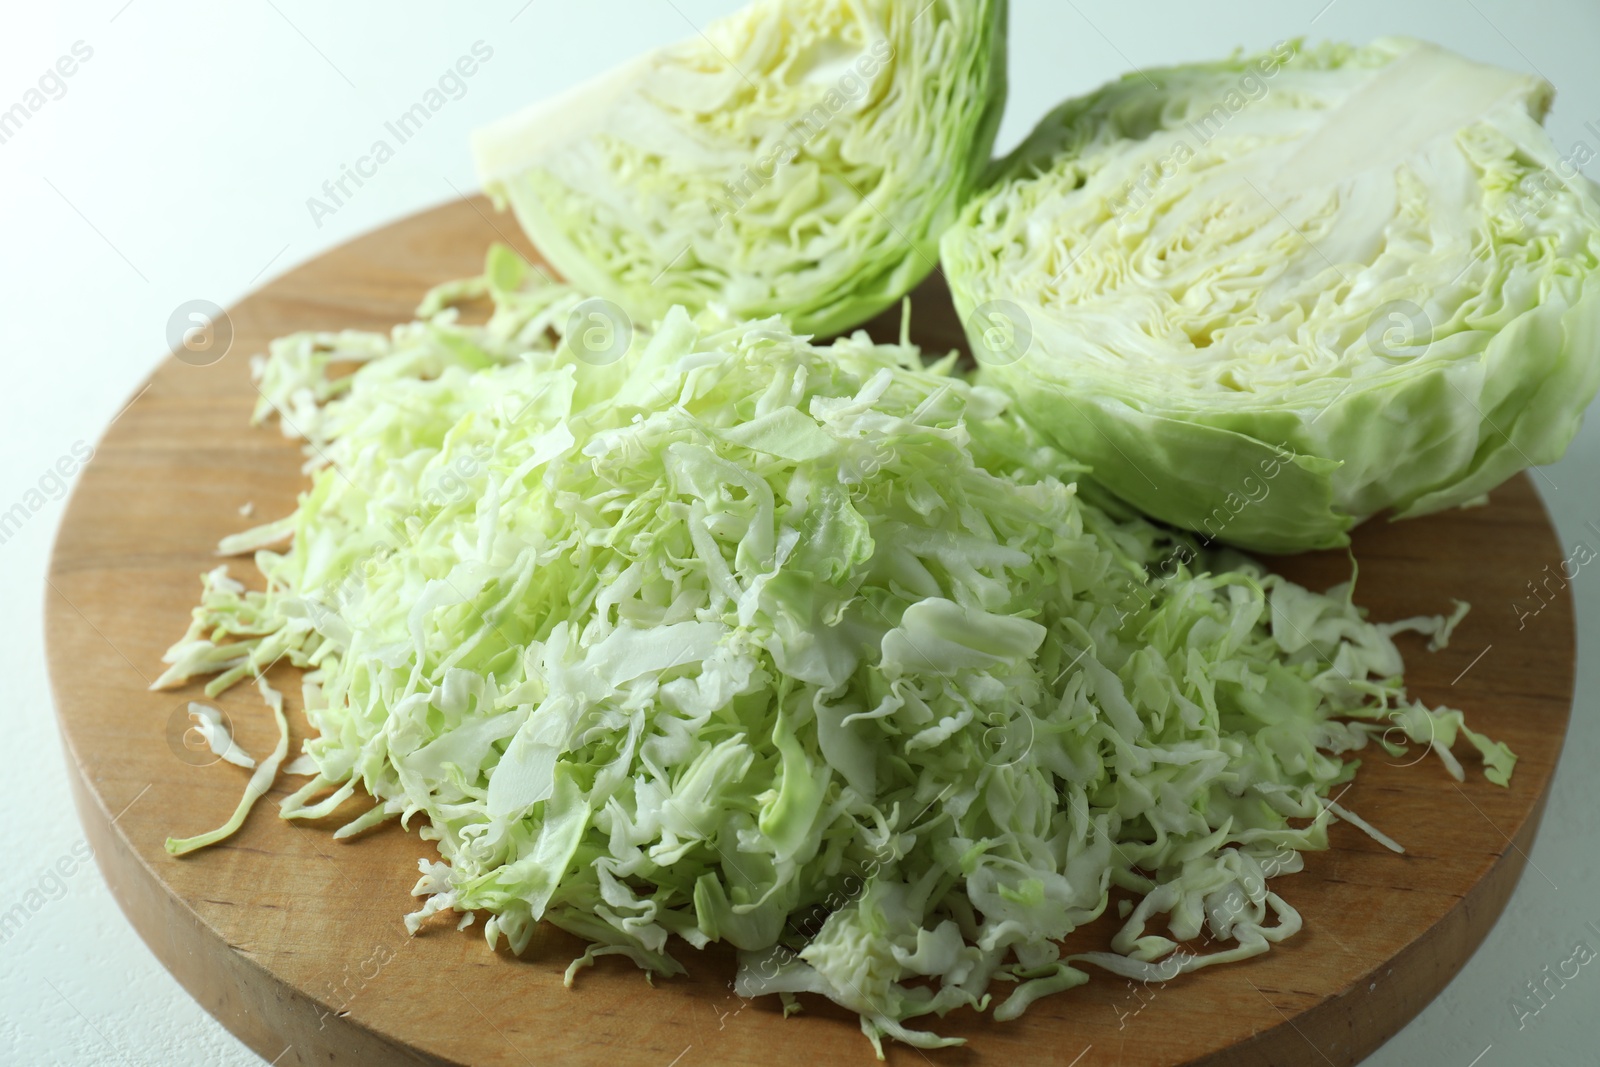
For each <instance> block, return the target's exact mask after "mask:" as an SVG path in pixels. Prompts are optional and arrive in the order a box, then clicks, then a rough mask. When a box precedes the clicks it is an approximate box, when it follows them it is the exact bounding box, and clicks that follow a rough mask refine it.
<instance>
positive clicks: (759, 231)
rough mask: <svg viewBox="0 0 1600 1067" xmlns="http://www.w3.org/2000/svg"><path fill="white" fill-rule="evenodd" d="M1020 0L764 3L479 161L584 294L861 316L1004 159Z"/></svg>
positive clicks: (638, 303)
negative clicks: (1008, 55)
mask: <svg viewBox="0 0 1600 1067" xmlns="http://www.w3.org/2000/svg"><path fill="white" fill-rule="evenodd" d="M1005 25H1006V0H929V2H925V3H915V4H913V3H902V2H900V0H758V2H756V3H753V4H751V5H750V6H748V7H746V8H744V9H742V10H741V11H739V12H737V13H735V14H733V15H731V16H729V17H727V18H724V19H722V20H719V21H718V22H715V23H713V24H711V25H709V26H707V27H706V29H705V32H704V34H697V35H695V36H693V37H690V38H689V39H687V40H685V41H684V42H682V43H681V44H677V45H673V46H670V47H666V48H661V49H658V50H657V51H654V52H651V53H649V54H648V55H645V56H643V57H641V58H639V59H637V60H634V61H632V62H630V63H627V64H625V65H623V66H621V67H619V68H617V69H615V70H613V71H611V72H609V73H607V74H605V75H604V76H602V77H600V78H599V79H598V80H595V81H592V82H590V83H588V84H586V85H583V86H580V87H579V88H577V89H574V90H571V91H569V92H567V93H565V94H563V95H561V96H558V97H555V98H554V99H551V100H548V101H546V102H543V103H540V104H537V105H534V106H533V107H531V108H529V109H527V110H526V111H524V112H521V113H519V114H516V115H513V116H511V117H509V118H507V119H504V120H502V121H500V122H498V123H496V124H493V125H491V126H489V127H487V128H486V129H483V130H480V131H479V132H478V133H477V134H476V136H475V138H474V150H475V154H476V157H477V163H478V171H479V175H480V176H481V177H482V179H483V181H484V184H485V186H486V187H487V188H488V190H489V192H490V193H491V195H493V196H494V197H495V198H496V199H497V200H498V201H500V202H505V201H509V202H510V204H511V206H512V207H513V208H514V209H515V211H516V214H517V218H518V219H519V220H520V221H521V223H522V227H523V229H524V230H525V231H526V232H527V234H528V236H529V237H530V238H531V239H532V240H533V242H534V243H535V244H536V245H538V246H539V249H540V251H541V252H542V253H543V254H544V255H545V256H546V257H547V258H548V259H549V260H550V261H551V262H552V263H553V264H554V265H555V267H556V268H557V269H558V270H559V271H561V272H562V274H564V275H565V276H566V277H567V278H568V279H570V280H571V281H572V282H573V283H574V284H575V285H577V286H578V287H579V288H581V289H583V290H585V291H586V292H588V293H591V294H595V295H599V296H602V297H606V298H609V299H611V300H614V301H616V302H617V303H618V304H620V305H621V306H622V307H623V308H624V309H625V310H626V311H627V312H628V314H629V315H631V316H632V317H633V318H634V319H635V320H636V321H637V322H640V323H645V322H649V321H653V320H655V319H659V318H661V317H662V316H663V315H665V314H666V312H667V310H668V309H669V308H670V307H672V306H673V305H674V304H682V305H684V306H686V307H688V308H690V309H691V310H697V309H701V308H704V307H706V306H707V305H708V304H710V303H713V302H716V303H720V304H722V305H724V306H726V307H727V308H728V309H729V310H730V311H732V312H733V313H734V314H736V315H739V316H744V317H751V318H765V317H766V316H768V315H774V314H782V315H785V316H787V317H788V319H789V321H790V322H791V323H792V324H793V325H794V327H795V328H796V329H797V330H798V331H800V332H802V333H811V334H818V335H829V334H834V333H839V332H842V331H844V330H847V329H849V328H850V327H852V326H854V325H856V324H858V323H861V322H864V321H865V320H867V319H869V318H871V317H872V316H873V315H875V314H877V313H878V312H879V311H881V310H883V309H884V308H886V307H888V306H889V305H890V304H892V303H893V302H894V301H895V300H897V299H898V298H899V297H900V296H902V295H903V294H905V293H906V292H909V291H910V290H911V289H912V287H913V286H915V285H916V283H917V282H918V281H920V280H921V279H922V278H923V277H924V276H926V275H927V274H928V273H929V272H931V271H932V270H933V268H934V266H935V264H936V262H937V260H938V241H939V235H940V234H941V233H942V232H943V230H944V229H945V228H946V227H947V226H949V225H950V223H951V222H952V221H954V219H955V215H956V212H957V211H958V210H959V209H960V207H961V205H962V203H963V202H964V201H965V199H966V198H967V197H968V196H969V195H970V194H971V193H972V192H973V190H974V187H975V184H976V181H977V179H978V177H979V176H980V174H981V173H982V171H983V169H984V167H985V166H986V165H987V164H988V162H989V153H990V150H991V148H992V147H993V144H994V136H995V131H996V129H997V127H998V125H999V121H1000V113H1001V110H1002V108H1003V106H1004V100H1005Z"/></svg>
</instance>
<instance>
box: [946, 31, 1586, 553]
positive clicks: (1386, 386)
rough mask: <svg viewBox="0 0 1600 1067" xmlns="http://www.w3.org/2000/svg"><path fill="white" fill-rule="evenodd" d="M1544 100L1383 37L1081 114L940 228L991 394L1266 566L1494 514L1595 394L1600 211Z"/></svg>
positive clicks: (1167, 512) (1135, 92)
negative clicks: (1269, 560)
mask: <svg viewBox="0 0 1600 1067" xmlns="http://www.w3.org/2000/svg"><path fill="white" fill-rule="evenodd" d="M1551 94H1552V90H1551V88H1550V86H1549V85H1548V84H1546V83H1545V82H1544V81H1542V80H1541V79H1538V78H1535V77H1530V76H1525V75H1521V74H1514V73H1511V72H1508V71H1504V70H1499V69H1496V68H1493V67H1487V66H1483V65H1481V64H1478V63H1474V62H1469V61H1468V60H1465V59H1463V58H1461V57H1459V56H1456V55H1453V54H1451V53H1449V52H1446V51H1444V50H1442V49H1439V48H1437V47H1433V46H1430V45H1425V44H1421V43H1418V42H1413V41H1405V40H1397V39H1386V40H1380V41H1378V42H1376V43H1374V44H1372V45H1371V46H1368V47H1365V48H1354V47H1350V46H1345V45H1326V46H1322V47H1318V48H1314V49H1301V48H1299V47H1298V46H1296V45H1293V44H1284V45H1280V46H1278V47H1277V48H1276V49H1274V50H1273V51H1272V52H1269V53H1264V54H1262V55H1260V56H1256V57H1253V58H1235V59H1233V60H1231V61H1228V62H1222V63H1211V64H1204V65H1197V66H1183V67H1175V68H1171V69H1166V70H1152V71H1146V72H1143V73H1136V74H1131V75H1128V76H1127V77H1124V78H1123V79H1122V80H1121V81H1118V82H1115V83H1112V84H1111V85H1108V86H1106V87H1105V88H1103V89H1101V90H1099V91H1098V92H1096V93H1094V94H1093V95H1091V96H1088V97H1085V98H1083V99H1078V100H1073V101H1071V102H1069V103H1067V104H1065V105H1063V106H1062V107H1061V108H1059V109H1058V110H1057V111H1056V112H1054V113H1053V114H1052V115H1050V116H1049V117H1048V118H1046V119H1045V120H1044V122H1043V123H1042V124H1041V125H1040V126H1039V127H1038V129H1037V130H1035V131H1034V133H1033V134H1032V136H1031V137H1030V138H1029V139H1028V140H1027V142H1026V143H1024V144H1023V145H1022V146H1021V147H1020V148H1019V149H1018V150H1017V151H1016V152H1015V153H1014V154H1013V155H1012V156H1011V157H1010V158H1009V159H1008V160H1007V161H1006V163H1005V164H1004V165H1003V167H1002V169H1001V178H1000V180H999V181H998V182H997V183H996V184H995V185H994V186H993V187H992V188H991V189H990V190H989V191H988V192H987V193H986V194H985V195H983V196H982V197H980V198H978V199H977V200H975V201H974V202H973V203H971V204H970V205H969V206H968V207H967V209H966V210H965V211H964V212H963V215H962V219H961V221H960V223H959V224H958V225H957V226H956V227H954V228H952V229H951V230H950V231H949V232H948V233H947V234H946V236H945V238H944V242H943V249H942V252H943V257H944V263H945V268H946V273H947V275H948V277H949V279H950V284H951V289H952V292H953V293H954V296H955V302H956V306H957V309H958V311H959V312H960V314H961V315H962V316H963V319H964V321H966V323H967V327H968V332H969V335H970V336H971V337H972V339H973V343H974V345H975V347H977V348H978V350H979V359H980V362H982V363H983V364H984V373H983V376H982V380H985V381H987V382H989V383H990V384H994V385H1000V386H1004V387H1005V388H1007V389H1008V390H1009V391H1011V392H1012V393H1013V394H1014V395H1015V396H1016V397H1017V399H1018V401H1019V402H1020V404H1021V407H1022V410H1023V412H1024V413H1025V414H1026V415H1027V416H1029V417H1030V418H1031V419H1032V420H1033V421H1034V422H1036V423H1037V425H1038V426H1040V427H1041V428H1042V429H1044V430H1045V431H1046V432H1048V433H1049V434H1050V435H1052V436H1053V437H1054V439H1055V440H1056V442H1057V443H1058V444H1060V445H1061V446H1062V447H1063V448H1064V449H1065V450H1066V451H1067V452H1068V453H1070V454H1071V455H1073V456H1075V457H1078V458H1081V459H1084V460H1086V461H1088V462H1089V463H1091V464H1092V465H1093V468H1094V477H1095V478H1096V479H1097V480H1099V481H1100V482H1101V483H1102V484H1104V485H1105V486H1107V487H1108V488H1110V489H1111V490H1113V491H1114V492H1115V493H1117V494H1118V495H1119V496H1121V497H1122V498H1123V499H1125V500H1127V501H1128V502H1130V503H1132V504H1134V505H1136V506H1137V507H1139V508H1140V509H1142V510H1143V511H1145V512H1147V513H1148V514H1150V515H1153V516H1155V517H1157V518H1160V519H1163V520H1166V521H1168V522H1171V523H1175V524H1177V525H1180V526H1184V527H1187V528H1189V529H1191V530H1196V531H1198V532H1200V533H1202V534H1205V535H1207V536H1208V537H1212V538H1216V539H1220V540H1223V541H1228V542H1231V543H1234V544H1237V545H1241V546H1244V547H1248V548H1252V549H1258V550H1263V551H1269V552H1288V551H1296V550H1300V549H1305V548H1320V547H1331V546H1337V545H1343V544H1346V543H1347V540H1348V539H1347V536H1346V531H1347V530H1348V529H1349V528H1350V527H1351V526H1353V525H1354V524H1355V523H1357V522H1359V521H1361V520H1363V519H1365V518H1367V517H1368V516H1371V515H1373V514H1375V513H1378V512H1381V511H1384V510H1386V509H1391V508H1392V509H1394V510H1395V512H1396V513H1397V517H1399V518H1407V517H1411V516H1415V515H1422V514H1426V513H1428V512H1432V511H1437V510H1439V509H1441V508H1446V507H1451V506H1455V505H1464V504H1468V503H1472V502H1474V501H1475V500H1476V499H1478V498H1480V497H1481V496H1482V495H1483V494H1485V493H1486V492H1487V491H1488V490H1490V489H1493V488H1494V487H1495V486H1497V485H1499V484H1500V483H1501V482H1502V481H1504V480H1505V479H1506V478H1508V477H1510V476H1511V475H1512V474H1513V473H1515V472H1516V471H1518V470H1521V469H1523V468H1525V467H1529V466H1533V465H1536V464H1542V463H1550V462H1553V461H1554V460H1556V459H1557V458H1559V457H1560V456H1561V454H1562V452H1563V451H1564V449H1565V448H1566V446H1567V444H1568V443H1569V442H1570V441H1571V439H1572V437H1573V435H1574V433H1575V432H1576V431H1577V427H1578V423H1579V419H1580V417H1581V415H1582V412H1583V410H1584V408H1585V406H1586V405H1587V404H1588V402H1589V400H1590V399H1591V398H1592V397H1593V396H1594V393H1595V390H1596V387H1597V384H1600V273H1597V271H1596V265H1597V263H1600V202H1597V200H1596V187H1595V186H1594V184H1593V183H1592V182H1590V181H1588V180H1587V179H1586V178H1584V177H1583V176H1582V175H1581V174H1579V173H1578V171H1577V168H1576V167H1575V166H1573V165H1572V162H1573V161H1572V160H1570V159H1563V158H1562V157H1561V156H1560V155H1559V154H1558V153H1557V151H1556V149H1555V147H1554V146H1553V145H1552V144H1551V142H1550V138H1549V137H1548V136H1547V135H1546V133H1545V131H1544V130H1543V129H1542V128H1541V127H1540V122H1541V120H1542V119H1543V117H1544V115H1545V112H1546V110H1547V109H1548V107H1549V105H1550V101H1551ZM1578 162H1582V160H1581V159H1579V160H1578Z"/></svg>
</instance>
